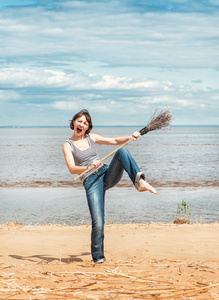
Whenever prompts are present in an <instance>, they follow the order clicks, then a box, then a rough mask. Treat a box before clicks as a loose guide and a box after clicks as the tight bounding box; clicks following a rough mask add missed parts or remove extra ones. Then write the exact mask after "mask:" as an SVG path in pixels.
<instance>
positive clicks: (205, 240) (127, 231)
mask: <svg viewBox="0 0 219 300" xmlns="http://www.w3.org/2000/svg"><path fill="white" fill-rule="evenodd" d="M218 229H219V223H217V224H193V225H175V224H122V225H118V224H107V225H106V226H105V255H106V259H107V260H106V262H105V263H104V264H101V265H95V264H94V263H92V262H91V255H90V230H91V228H90V225H81V226H75V227H70V226H61V225H60V226H59V225H47V226H22V224H17V223H7V224H2V225H0V299H135V298H136V299H219V233H218V232H219V231H218Z"/></svg>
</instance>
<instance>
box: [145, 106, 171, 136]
mask: <svg viewBox="0 0 219 300" xmlns="http://www.w3.org/2000/svg"><path fill="white" fill-rule="evenodd" d="M171 121H172V113H171V111H170V110H168V109H165V110H162V111H160V112H158V110H157V109H156V110H155V112H154V114H153V116H152V117H151V120H150V122H149V123H148V124H147V128H148V131H153V130H158V129H168V128H169V126H170V124H171Z"/></svg>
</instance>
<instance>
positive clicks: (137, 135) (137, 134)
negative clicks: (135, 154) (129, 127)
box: [132, 131, 141, 141]
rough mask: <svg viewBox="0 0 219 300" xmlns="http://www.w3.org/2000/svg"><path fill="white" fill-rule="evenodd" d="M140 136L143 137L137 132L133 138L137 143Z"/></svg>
mask: <svg viewBox="0 0 219 300" xmlns="http://www.w3.org/2000/svg"><path fill="white" fill-rule="evenodd" d="M140 135H141V134H140V132H138V131H135V132H134V133H133V134H132V137H133V138H134V141H136V140H137V139H138V138H139V136H140Z"/></svg>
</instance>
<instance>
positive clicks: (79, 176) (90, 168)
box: [73, 137, 134, 181]
mask: <svg viewBox="0 0 219 300" xmlns="http://www.w3.org/2000/svg"><path fill="white" fill-rule="evenodd" d="M133 140H134V138H133V137H132V138H131V139H129V140H128V141H127V142H125V143H124V144H122V145H120V146H119V147H118V148H117V149H115V150H113V151H112V152H110V153H109V154H107V155H106V156H105V157H103V158H102V159H101V160H100V161H101V162H103V161H104V160H105V159H107V158H108V157H110V156H111V155H113V154H114V153H116V151H117V150H119V149H120V148H123V147H125V146H126V145H128V143H130V142H131V141H133ZM93 168H94V166H93V165H91V166H90V167H88V168H87V170H85V171H84V172H82V173H81V174H80V175H78V176H77V177H75V178H74V179H73V181H76V180H77V179H79V178H81V177H82V176H83V175H84V174H86V173H87V172H89V171H90V170H92V169H93Z"/></svg>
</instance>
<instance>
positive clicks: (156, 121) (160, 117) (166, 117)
mask: <svg viewBox="0 0 219 300" xmlns="http://www.w3.org/2000/svg"><path fill="white" fill-rule="evenodd" d="M171 121H172V113H171V111H170V110H168V109H164V110H161V111H160V112H158V110H157V109H156V110H155V112H154V114H153V115H152V117H151V119H150V121H149V122H148V124H147V126H145V127H143V128H142V129H141V130H140V131H139V133H140V134H141V135H145V134H147V133H148V132H150V131H155V130H159V129H167V128H169V126H170V124H171ZM133 140H134V138H133V137H132V138H131V139H129V140H128V141H127V142H125V143H124V144H122V145H121V146H119V147H118V148H116V149H115V150H113V151H112V152H111V153H109V154H108V155H106V156H105V157H104V158H102V159H101V160H100V161H101V162H103V161H104V160H106V159H107V158H108V157H110V156H111V155H113V154H114V153H116V151H117V150H119V149H120V148H123V147H124V146H126V145H127V144H129V143H130V142H131V141H133ZM93 168H94V166H93V165H91V166H90V167H89V168H87V170H85V171H84V172H82V173H81V174H80V175H78V176H77V177H75V178H74V179H73V181H76V180H77V179H79V178H80V177H82V176H83V175H84V174H86V173H87V172H89V171H90V170H92V169H93Z"/></svg>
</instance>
